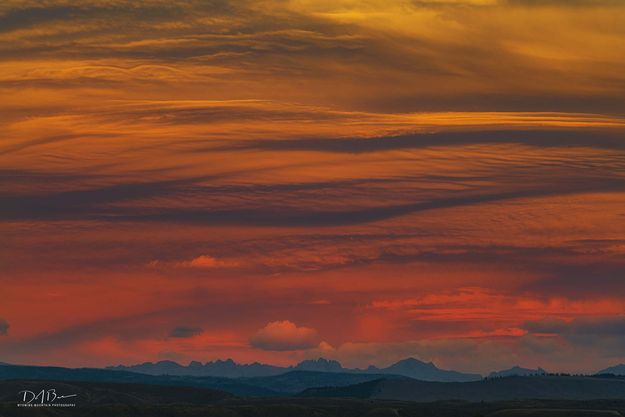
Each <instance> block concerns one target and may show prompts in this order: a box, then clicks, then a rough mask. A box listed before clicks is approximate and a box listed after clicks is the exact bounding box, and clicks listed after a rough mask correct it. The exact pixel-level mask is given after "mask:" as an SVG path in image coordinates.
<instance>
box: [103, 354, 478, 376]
mask: <svg viewBox="0 0 625 417" xmlns="http://www.w3.org/2000/svg"><path fill="white" fill-rule="evenodd" d="M107 369H112V370H121V371H130V372H139V373H144V374H148V375H179V376H218V377H225V378H253V377H266V376H275V375H280V374H283V373H285V372H289V371H313V372H334V373H339V372H342V373H359V374H381V375H401V376H407V377H409V378H414V379H419V380H423V381H440V382H466V381H479V380H480V379H482V376H481V375H478V374H466V373H462V372H457V371H448V370H444V369H439V368H437V367H436V365H434V364H433V363H432V362H429V363H426V362H422V361H420V360H418V359H415V358H408V359H404V360H401V361H399V362H397V363H395V364H393V365H391V366H389V367H386V368H377V367H375V366H369V367H368V368H367V369H364V370H363V369H350V368H343V366H342V365H341V364H340V363H339V362H338V361H335V360H328V359H324V358H319V359H313V360H310V359H309V360H305V361H302V362H300V363H299V364H297V365H295V366H289V367H279V366H272V365H265V364H261V363H253V364H238V363H236V362H234V361H233V360H232V359H227V360H217V361H214V362H207V363H205V364H201V363H200V362H195V361H194V362H191V363H190V364H189V365H188V366H183V365H180V364H178V363H176V362H172V361H160V362H156V363H152V362H146V363H142V364H139V365H131V366H123V365H119V366H113V367H108V368H107Z"/></svg>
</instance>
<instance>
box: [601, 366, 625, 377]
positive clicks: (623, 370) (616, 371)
mask: <svg viewBox="0 0 625 417" xmlns="http://www.w3.org/2000/svg"><path fill="white" fill-rule="evenodd" d="M597 373H598V374H613V375H625V364H620V365H615V366H610V367H609V368H605V369H602V370H600V371H599V372H597Z"/></svg>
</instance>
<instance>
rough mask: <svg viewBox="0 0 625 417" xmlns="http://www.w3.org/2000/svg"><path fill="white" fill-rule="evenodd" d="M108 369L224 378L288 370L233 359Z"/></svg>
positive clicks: (161, 362) (272, 373)
mask: <svg viewBox="0 0 625 417" xmlns="http://www.w3.org/2000/svg"><path fill="white" fill-rule="evenodd" d="M107 369H112V370H121V371H131V372H139V373H142V374H148V375H180V376H218V377H224V378H243V377H256V376H271V375H278V374H282V373H284V372H286V371H287V370H288V369H287V368H282V367H279V366H273V365H265V364H261V363H258V362H255V363H251V364H238V363H236V362H234V361H233V360H232V359H226V360H216V361H212V362H206V363H205V364H202V363H200V362H197V361H192V362H191V363H189V365H188V366H183V365H180V364H178V363H177V362H173V361H160V362H156V363H153V362H145V363H142V364H138V365H131V366H123V365H119V366H109V367H107Z"/></svg>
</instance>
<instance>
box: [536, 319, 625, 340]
mask: <svg viewBox="0 0 625 417" xmlns="http://www.w3.org/2000/svg"><path fill="white" fill-rule="evenodd" d="M524 327H525V329H527V330H528V331H530V332H532V333H547V334H559V335H563V336H574V335H589V336H621V337H623V338H625V315H620V316H608V317H578V318H576V319H573V320H571V321H566V320H562V319H552V318H546V319H543V320H539V321H530V322H527V323H525V325H524Z"/></svg>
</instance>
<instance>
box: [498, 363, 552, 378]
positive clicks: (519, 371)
mask: <svg viewBox="0 0 625 417" xmlns="http://www.w3.org/2000/svg"><path fill="white" fill-rule="evenodd" d="M534 375H547V371H545V370H544V369H543V368H537V369H528V368H521V367H520V366H513V367H512V368H510V369H504V370H502V371H496V372H491V373H490V374H488V377H489V378H505V377H509V376H534Z"/></svg>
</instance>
